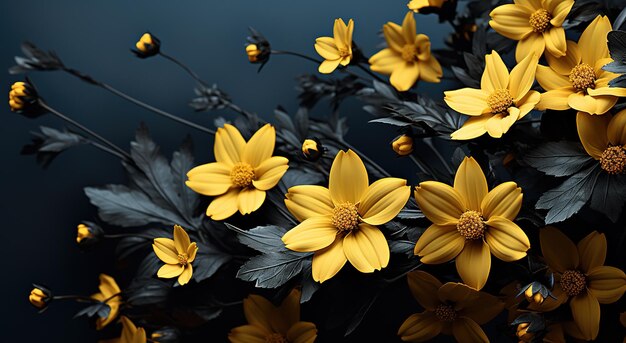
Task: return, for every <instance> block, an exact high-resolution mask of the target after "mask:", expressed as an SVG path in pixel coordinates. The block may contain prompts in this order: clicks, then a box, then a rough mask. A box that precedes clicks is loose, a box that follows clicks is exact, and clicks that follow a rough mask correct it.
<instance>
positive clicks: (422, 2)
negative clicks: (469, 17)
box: [407, 0, 446, 13]
mask: <svg viewBox="0 0 626 343" xmlns="http://www.w3.org/2000/svg"><path fill="white" fill-rule="evenodd" d="M444 2H446V0H411V1H410V2H409V3H408V4H407V7H408V8H409V9H410V10H411V11H413V12H415V13H419V11H420V10H421V9H422V8H426V7H438V8H441V6H443V3H444Z"/></svg>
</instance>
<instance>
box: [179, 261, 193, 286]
mask: <svg viewBox="0 0 626 343" xmlns="http://www.w3.org/2000/svg"><path fill="white" fill-rule="evenodd" d="M192 275H193V266H192V265H191V264H187V265H185V267H184V269H183V272H182V273H180V275H179V276H178V283H179V284H180V285H181V286H184V285H186V284H188V283H189V280H191V276H192Z"/></svg>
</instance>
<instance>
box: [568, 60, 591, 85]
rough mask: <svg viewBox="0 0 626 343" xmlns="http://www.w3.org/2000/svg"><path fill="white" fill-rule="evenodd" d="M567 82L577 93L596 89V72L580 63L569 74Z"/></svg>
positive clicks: (585, 64)
mask: <svg viewBox="0 0 626 343" xmlns="http://www.w3.org/2000/svg"><path fill="white" fill-rule="evenodd" d="M569 80H570V82H571V83H572V86H574V89H576V90H577V91H579V92H580V91H583V92H584V91H586V90H587V88H592V89H593V88H596V72H595V71H593V68H592V67H591V66H590V65H588V64H587V63H581V64H579V65H577V66H575V67H574V68H572V71H570V73H569Z"/></svg>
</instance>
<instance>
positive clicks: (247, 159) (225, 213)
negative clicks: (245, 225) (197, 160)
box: [186, 124, 289, 220]
mask: <svg viewBox="0 0 626 343" xmlns="http://www.w3.org/2000/svg"><path fill="white" fill-rule="evenodd" d="M275 143H276V130H275V129H274V127H273V126H271V125H270V124H266V125H265V126H263V127H262V128H260V129H259V130H258V131H257V132H256V133H255V134H254V135H253V136H252V138H250V140H249V141H248V142H247V143H246V141H245V140H244V139H243V137H242V136H241V133H239V130H237V128H236V127H234V126H232V125H229V124H226V125H224V127H223V128H219V129H217V133H216V134H215V145H214V150H213V151H214V154H215V159H216V160H217V162H214V163H208V164H203V165H201V166H198V167H195V168H193V169H191V170H190V171H189V172H188V173H187V177H188V178H189V181H187V182H186V185H187V187H189V188H191V189H193V190H194V191H196V192H198V193H200V194H204V195H209V196H216V198H215V199H213V201H211V203H210V204H209V207H208V208H207V210H206V215H207V216H209V217H211V219H213V220H223V219H226V218H228V217H230V216H232V215H233V214H235V212H237V210H239V213H241V214H249V213H252V212H254V211H256V210H258V209H259V208H260V207H261V205H263V202H264V201H265V191H267V190H269V189H271V188H273V187H274V186H276V184H278V181H280V178H281V177H283V175H284V174H285V172H286V171H287V168H289V165H288V163H289V160H287V159H286V158H284V157H280V156H272V153H273V152H274V144H275Z"/></svg>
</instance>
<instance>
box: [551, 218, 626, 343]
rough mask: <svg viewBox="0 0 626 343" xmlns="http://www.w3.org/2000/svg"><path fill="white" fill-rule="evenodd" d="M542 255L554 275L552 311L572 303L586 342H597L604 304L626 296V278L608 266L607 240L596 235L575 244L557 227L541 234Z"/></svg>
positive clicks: (621, 272) (575, 319) (598, 234)
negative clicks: (605, 262)
mask: <svg viewBox="0 0 626 343" xmlns="http://www.w3.org/2000/svg"><path fill="white" fill-rule="evenodd" d="M539 240H540V243H541V252H542V253H543V257H544V258H545V260H546V263H547V264H548V266H549V267H550V269H551V270H552V271H553V272H554V280H555V283H554V289H553V290H552V294H553V295H554V296H555V297H556V298H557V299H558V300H556V301H553V302H552V303H553V304H555V305H553V306H552V307H557V306H558V305H560V304H562V303H565V302H566V301H567V300H568V299H571V300H570V302H569V306H570V308H571V310H572V316H573V317H574V322H575V323H576V326H578V328H579V329H580V333H581V334H582V335H583V337H584V339H585V340H593V339H595V338H596V336H597V335H598V331H599V329H600V304H610V303H614V302H616V301H617V300H619V298H621V297H622V295H624V292H626V274H624V272H623V271H622V270H620V269H618V268H615V267H609V266H605V265H604V260H605V259H606V249H607V246H606V244H607V243H606V237H605V236H604V234H601V233H598V232H597V231H593V232H592V233H590V234H589V235H587V237H585V238H583V239H582V240H581V241H580V242H578V246H576V245H575V244H574V242H572V241H571V240H570V239H569V238H568V237H567V236H566V235H564V234H563V233H562V232H561V231H559V230H558V229H556V228H554V227H546V228H544V229H542V230H541V231H540V233H539Z"/></svg>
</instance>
